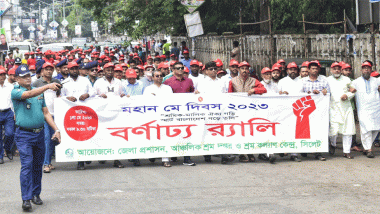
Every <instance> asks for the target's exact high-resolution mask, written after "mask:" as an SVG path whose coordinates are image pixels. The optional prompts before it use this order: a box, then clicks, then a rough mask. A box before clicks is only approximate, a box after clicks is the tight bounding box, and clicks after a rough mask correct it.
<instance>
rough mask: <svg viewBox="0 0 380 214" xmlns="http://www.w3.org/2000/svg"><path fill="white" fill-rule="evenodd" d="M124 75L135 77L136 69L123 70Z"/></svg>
mask: <svg viewBox="0 0 380 214" xmlns="http://www.w3.org/2000/svg"><path fill="white" fill-rule="evenodd" d="M125 76H126V77H127V78H137V74H136V71H135V70H134V69H132V68H130V69H128V70H126V71H125Z"/></svg>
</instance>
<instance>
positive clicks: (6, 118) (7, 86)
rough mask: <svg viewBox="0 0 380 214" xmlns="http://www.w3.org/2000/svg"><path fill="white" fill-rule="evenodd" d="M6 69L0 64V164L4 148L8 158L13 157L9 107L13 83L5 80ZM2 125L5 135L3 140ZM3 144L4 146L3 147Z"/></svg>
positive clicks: (11, 118)
mask: <svg viewBox="0 0 380 214" xmlns="http://www.w3.org/2000/svg"><path fill="white" fill-rule="evenodd" d="M6 73H7V72H6V71H5V68H4V67H3V66H0V164H3V163H4V160H3V154H4V149H5V152H6V154H7V157H8V158H9V160H12V159H13V154H12V151H11V148H12V142H13V133H14V130H15V128H14V123H15V122H14V119H13V118H14V114H13V111H12V109H11V107H12V101H11V92H12V90H13V85H12V84H11V83H9V82H8V81H6ZM3 126H4V130H5V136H4V141H3ZM3 145H4V147H3Z"/></svg>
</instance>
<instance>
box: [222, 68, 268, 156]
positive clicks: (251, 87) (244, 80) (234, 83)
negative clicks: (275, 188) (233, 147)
mask: <svg viewBox="0 0 380 214" xmlns="http://www.w3.org/2000/svg"><path fill="white" fill-rule="evenodd" d="M250 67H251V66H250V65H249V64H248V62H246V61H243V62H241V63H240V64H239V76H237V77H234V78H232V79H231V80H230V82H229V86H228V93H234V92H246V93H248V96H250V95H252V94H264V93H266V92H267V90H266V89H265V87H264V86H263V84H261V83H260V82H259V81H258V80H257V79H255V78H252V77H250V76H249V68H250ZM247 156H248V159H247V157H246V156H245V155H240V156H239V161H240V162H255V160H256V159H255V156H254V155H253V154H248V155H247Z"/></svg>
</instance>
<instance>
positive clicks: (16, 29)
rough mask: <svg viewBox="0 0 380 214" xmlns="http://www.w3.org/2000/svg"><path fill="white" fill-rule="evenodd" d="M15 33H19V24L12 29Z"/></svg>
mask: <svg viewBox="0 0 380 214" xmlns="http://www.w3.org/2000/svg"><path fill="white" fill-rule="evenodd" d="M13 31H14V32H15V33H16V34H20V33H21V32H22V30H21V28H20V27H19V26H17V27H16V28H15V29H14V30H13Z"/></svg>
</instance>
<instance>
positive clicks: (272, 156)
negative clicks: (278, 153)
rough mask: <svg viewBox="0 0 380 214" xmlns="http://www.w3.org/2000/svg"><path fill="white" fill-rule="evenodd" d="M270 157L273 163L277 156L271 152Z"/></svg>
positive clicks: (270, 161)
mask: <svg viewBox="0 0 380 214" xmlns="http://www.w3.org/2000/svg"><path fill="white" fill-rule="evenodd" d="M268 159H269V163H272V164H273V163H274V162H275V161H276V157H275V156H274V154H270V155H269V158H268Z"/></svg>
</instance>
